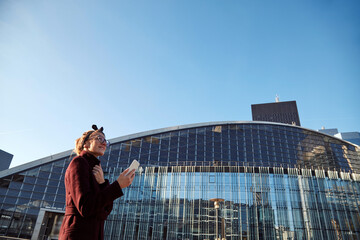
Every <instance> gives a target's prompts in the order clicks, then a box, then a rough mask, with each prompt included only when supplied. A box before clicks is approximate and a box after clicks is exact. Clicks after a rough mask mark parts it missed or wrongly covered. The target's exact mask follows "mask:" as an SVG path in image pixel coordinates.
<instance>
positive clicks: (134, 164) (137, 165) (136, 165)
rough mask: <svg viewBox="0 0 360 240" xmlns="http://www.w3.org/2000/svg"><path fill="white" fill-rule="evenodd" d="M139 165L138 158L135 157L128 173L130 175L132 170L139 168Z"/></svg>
mask: <svg viewBox="0 0 360 240" xmlns="http://www.w3.org/2000/svg"><path fill="white" fill-rule="evenodd" d="M139 166H140V163H139V162H138V161H137V160H136V159H134V160H133V161H132V163H131V164H130V166H129V167H128V169H129V171H128V172H127V173H126V175H128V174H129V173H130V172H131V171H132V170H134V169H135V170H136V169H138V167H139ZM126 175H125V176H126Z"/></svg>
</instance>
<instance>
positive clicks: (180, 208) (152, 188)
mask: <svg viewBox="0 0 360 240" xmlns="http://www.w3.org/2000/svg"><path fill="white" fill-rule="evenodd" d="M110 143H111V144H110V147H109V148H108V149H107V150H106V152H105V155H104V156H102V157H101V158H100V159H101V162H102V167H103V169H104V173H105V176H106V178H108V179H109V180H110V181H115V180H116V178H117V176H118V175H119V174H120V172H122V171H123V170H124V169H126V168H127V167H128V165H129V164H130V163H131V161H132V160H133V159H137V160H139V162H140V163H141V168H140V169H139V171H138V172H137V173H136V177H135V179H134V182H133V184H132V185H131V186H130V187H129V188H126V189H125V190H124V194H125V195H124V196H123V197H122V198H120V199H118V200H116V201H115V202H114V208H113V211H112V213H111V214H110V216H109V218H108V220H107V221H106V225H105V239H109V240H110V239H201V240H205V239H214V238H215V234H216V232H215V229H216V226H218V229H219V235H218V237H222V238H225V239H242V240H243V239H314V240H315V239H316V240H318V239H324V240H325V239H326V240H328V239H360V208H359V206H360V200H359V199H360V149H359V147H358V146H356V145H354V144H351V143H349V142H346V141H343V140H341V139H338V138H335V137H332V136H329V135H326V134H322V133H319V132H317V131H313V130H310V129H306V128H302V127H299V126H292V125H287V124H281V123H264V122H211V123H201V124H191V125H184V126H176V127H170V128H163V129H158V130H153V131H148V132H143V133H138V134H133V135H128V136H124V137H119V138H115V139H111V140H110ZM73 156H74V155H72V151H67V152H63V153H59V154H57V155H53V156H51V157H48V158H44V159H39V160H37V161H34V162H30V163H28V164H24V165H22V166H18V167H15V168H12V169H9V170H5V171H2V172H0V209H1V212H0V214H1V216H0V235H1V236H9V237H14V238H24V239H56V238H57V234H58V229H59V224H60V223H61V216H62V213H63V212H64V207H65V188H64V173H65V171H66V168H67V166H68V164H69V162H70V161H71V158H72V157H73ZM215 198H216V199H222V200H223V201H222V202H220V207H219V209H215V208H214V202H213V201H212V199H215Z"/></svg>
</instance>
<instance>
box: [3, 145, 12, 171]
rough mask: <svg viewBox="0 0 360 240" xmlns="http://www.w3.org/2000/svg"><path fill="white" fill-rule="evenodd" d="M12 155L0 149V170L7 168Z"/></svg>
mask: <svg viewBox="0 0 360 240" xmlns="http://www.w3.org/2000/svg"><path fill="white" fill-rule="evenodd" d="M13 157H14V155H12V154H10V153H8V152H5V151H3V150H1V149H0V171H3V170H5V169H8V168H9V167H10V164H11V161H12V159H13Z"/></svg>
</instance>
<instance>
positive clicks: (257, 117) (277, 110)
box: [251, 96, 301, 126]
mask: <svg viewBox="0 0 360 240" xmlns="http://www.w3.org/2000/svg"><path fill="white" fill-rule="evenodd" d="M251 112H252V119H253V121H266V122H277V123H287V124H292V125H296V126H301V125H300V118H299V113H298V109H297V106H296V101H288V102H280V101H279V97H278V96H276V102H274V103H262V104H252V105H251Z"/></svg>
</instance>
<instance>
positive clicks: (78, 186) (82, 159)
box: [59, 125, 135, 240]
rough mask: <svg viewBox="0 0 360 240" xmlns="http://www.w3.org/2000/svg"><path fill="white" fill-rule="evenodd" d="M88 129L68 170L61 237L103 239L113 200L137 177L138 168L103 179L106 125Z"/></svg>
mask: <svg viewBox="0 0 360 240" xmlns="http://www.w3.org/2000/svg"><path fill="white" fill-rule="evenodd" d="M92 127H93V129H94V130H91V131H87V132H85V133H83V135H82V136H81V137H80V138H78V139H77V140H76V143H75V150H74V151H75V152H76V154H77V155H78V156H76V157H75V158H74V159H73V160H72V161H71V162H70V164H69V167H68V168H67V170H66V173H65V190H66V208H65V216H64V220H63V222H62V225H61V229H60V234H59V240H73V239H76V240H82V239H83V240H102V239H103V238H104V221H105V220H106V218H107V216H108V215H109V214H110V212H111V210H112V207H113V201H114V200H115V199H117V198H119V197H121V196H122V195H123V192H122V189H124V188H126V187H128V186H129V185H130V184H131V183H132V181H133V180H134V176H135V170H132V171H131V172H130V173H129V174H127V172H128V171H129V170H128V169H126V170H125V171H124V172H122V173H121V174H120V176H119V177H118V179H117V181H115V182H113V183H112V184H110V183H109V181H108V180H107V179H106V180H105V179H104V173H103V171H102V168H101V165H100V161H99V159H98V157H99V156H102V155H104V152H105V150H106V145H107V141H106V139H105V135H104V133H103V127H101V128H100V129H98V128H97V127H96V125H93V126H92Z"/></svg>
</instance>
